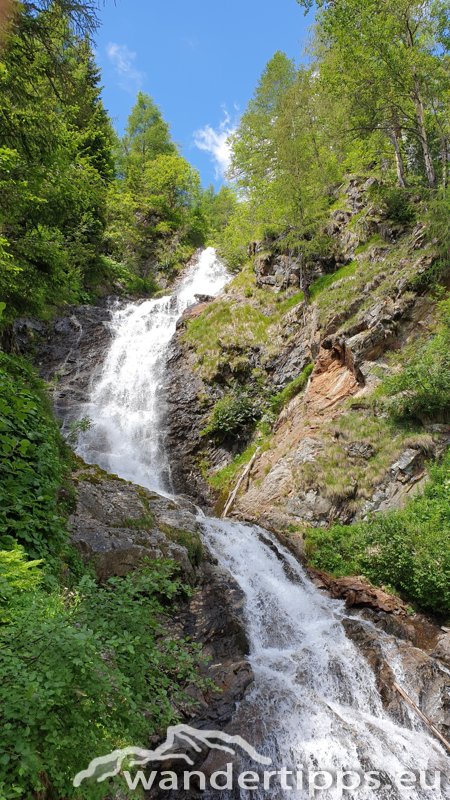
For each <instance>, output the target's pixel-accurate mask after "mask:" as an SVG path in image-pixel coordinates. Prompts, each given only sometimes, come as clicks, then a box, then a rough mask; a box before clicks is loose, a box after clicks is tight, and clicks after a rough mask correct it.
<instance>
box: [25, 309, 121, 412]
mask: <svg viewBox="0 0 450 800" xmlns="http://www.w3.org/2000/svg"><path fill="white" fill-rule="evenodd" d="M112 302H113V301H112V299H111V300H110V301H109V302H106V303H105V305H104V306H77V307H74V308H71V309H69V310H68V312H67V314H66V315H65V316H63V317H58V318H57V319H55V320H54V321H53V322H52V323H44V322H40V321H37V320H31V319H19V320H18V321H17V322H16V323H15V326H14V342H15V348H16V349H17V350H18V351H19V352H20V353H25V354H27V355H30V353H31V354H33V357H34V361H35V364H36V366H37V368H38V369H39V372H40V374H41V376H42V377H43V378H44V379H45V380H47V381H53V383H54V385H53V389H52V394H53V401H54V407H55V412H56V414H57V416H58V417H59V418H60V419H66V420H67V419H70V418H71V417H73V416H74V415H75V414H76V408H77V406H78V404H79V403H83V402H86V400H87V399H88V391H89V386H90V383H91V380H92V378H93V377H94V376H95V374H96V370H97V368H98V366H99V364H101V362H102V360H103V356H104V353H105V351H106V349H107V347H108V344H109V342H110V338H111V336H110V329H109V322H110V318H111V314H110V311H109V306H110V304H111V303H112Z"/></svg>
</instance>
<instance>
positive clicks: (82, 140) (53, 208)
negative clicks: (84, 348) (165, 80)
mask: <svg viewBox="0 0 450 800" xmlns="http://www.w3.org/2000/svg"><path fill="white" fill-rule="evenodd" d="M80 7H81V4H80ZM0 84H1V100H0V137H1V141H2V149H1V152H0V185H1V193H0V229H1V235H2V251H3V262H4V264H5V265H6V266H7V269H5V270H3V271H2V275H1V277H0V292H1V295H2V298H3V300H4V301H6V303H7V315H8V316H12V315H14V314H15V313H17V312H24V311H27V312H29V311H33V312H39V310H40V309H41V308H42V307H43V306H44V305H45V304H46V303H52V302H56V301H58V302H61V301H65V300H67V301H76V300H77V299H78V298H80V297H81V296H82V293H83V292H84V291H85V288H86V287H88V286H89V282H90V276H91V275H92V273H93V272H95V269H96V265H97V262H98V259H99V256H100V253H101V249H102V238H103V228H104V212H105V202H106V189H107V184H108V181H109V180H110V179H111V177H112V162H111V156H110V151H111V141H112V132H111V126H110V123H109V120H108V117H107V115H106V113H105V111H104V109H103V106H102V104H101V100H100V88H99V79H98V72H97V70H96V68H95V65H94V61H93V57H92V52H91V45H90V42H89V40H88V39H87V38H85V37H83V38H79V37H78V36H77V35H76V34H75V33H74V31H73V28H72V26H71V19H70V16H68V14H67V13H65V12H63V11H62V6H61V4H58V3H55V4H53V5H52V4H49V5H48V10H42V9H41V8H40V7H38V6H35V5H33V4H28V5H25V7H23V8H21V9H19V10H18V11H17V13H16V15H15V17H14V19H13V22H12V24H11V27H10V29H9V32H8V37H7V42H6V46H5V48H4V51H3V57H2V61H1V62H0Z"/></svg>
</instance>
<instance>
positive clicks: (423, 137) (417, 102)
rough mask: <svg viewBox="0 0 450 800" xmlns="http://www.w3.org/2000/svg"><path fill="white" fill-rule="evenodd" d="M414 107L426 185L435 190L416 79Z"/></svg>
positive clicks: (423, 112) (434, 174) (420, 97)
mask: <svg viewBox="0 0 450 800" xmlns="http://www.w3.org/2000/svg"><path fill="white" fill-rule="evenodd" d="M414 105H415V107H416V119H417V127H418V131H419V139H420V144H421V145H422V152H423V159H424V162H425V172H426V175H427V180H428V185H429V186H430V188H431V189H435V188H436V173H435V171H434V165H433V159H432V157H431V153H430V148H429V145H428V136H427V130H426V127H425V111H424V107H423V100H422V95H421V93H420V88H419V83H418V81H417V79H416V80H415V81H414Z"/></svg>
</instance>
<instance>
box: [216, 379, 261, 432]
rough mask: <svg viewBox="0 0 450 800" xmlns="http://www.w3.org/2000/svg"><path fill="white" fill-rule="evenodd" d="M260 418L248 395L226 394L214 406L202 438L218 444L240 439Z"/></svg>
mask: <svg viewBox="0 0 450 800" xmlns="http://www.w3.org/2000/svg"><path fill="white" fill-rule="evenodd" d="M260 416H261V410H260V408H259V407H258V405H257V404H256V403H255V401H254V400H253V399H251V398H250V397H249V396H248V394H245V393H244V392H239V391H236V392H234V393H233V394H226V395H225V396H224V397H222V398H221V399H220V400H218V401H217V403H216V404H215V406H214V408H213V410H212V412H211V415H210V418H209V422H208V424H207V426H206V428H204V430H203V431H202V436H211V437H212V438H213V439H216V441H218V442H224V441H226V440H229V439H233V438H235V439H242V438H243V437H245V435H247V434H248V432H249V430H250V429H251V428H252V427H253V425H254V423H255V422H256V421H257V420H258V419H259V418H260Z"/></svg>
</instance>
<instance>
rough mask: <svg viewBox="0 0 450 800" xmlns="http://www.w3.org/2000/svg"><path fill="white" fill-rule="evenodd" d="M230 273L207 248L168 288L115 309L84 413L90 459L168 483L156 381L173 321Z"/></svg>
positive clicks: (147, 481) (133, 477) (153, 483)
mask: <svg viewBox="0 0 450 800" xmlns="http://www.w3.org/2000/svg"><path fill="white" fill-rule="evenodd" d="M229 279H230V276H229V274H228V273H227V271H226V269H225V267H224V265H223V263H222V262H221V261H220V260H219V259H218V258H217V255H216V251H215V250H214V249H213V248H212V247H209V248H207V249H206V250H203V251H202V252H201V255H200V256H199V258H198V259H196V261H195V262H194V263H193V265H192V266H191V267H190V269H188V271H187V273H186V274H185V276H184V277H183V279H182V280H181V281H180V283H179V284H178V286H177V287H176V289H175V291H174V293H173V294H172V295H168V296H166V297H162V298H159V299H157V300H146V301H144V302H142V303H129V304H128V305H126V306H119V307H118V308H117V309H115V310H114V311H113V315H112V321H111V328H112V337H113V338H112V342H111V346H110V349H109V352H108V354H107V356H106V359H105V363H104V364H103V368H102V373H101V377H100V380H98V381H97V382H95V384H94V386H93V389H92V392H91V398H90V402H89V403H88V404H87V405H86V406H84V408H83V409H82V414H83V416H84V417H87V418H88V419H89V421H90V426H89V429H88V430H87V431H85V432H84V433H82V434H81V435H80V438H79V443H78V452H79V454H80V455H81V456H82V458H84V460H85V461H87V462H88V463H95V464H99V465H100V466H101V467H103V469H106V470H107V471H108V472H112V473H114V474H117V475H120V476H121V477H122V478H125V479H126V480H130V481H133V482H134V483H137V484H140V485H141V486H145V487H147V488H149V489H154V490H155V491H160V492H161V491H163V492H164V491H167V490H170V477H169V466H168V459H167V456H166V453H165V449H164V446H163V443H162V441H161V420H162V417H163V410H164V408H163V407H164V397H163V392H162V387H163V383H164V377H165V368H166V357H167V350H168V346H169V343H170V340H171V339H172V337H173V335H174V333H175V330H176V324H177V321H178V320H179V319H180V317H181V316H182V314H183V312H184V311H185V310H186V309H187V308H188V307H189V306H191V305H192V304H193V303H195V302H196V295H210V296H211V295H212V296H215V295H217V294H218V293H219V292H220V290H221V289H223V287H224V286H225V284H226V283H227V282H228V281H229Z"/></svg>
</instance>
